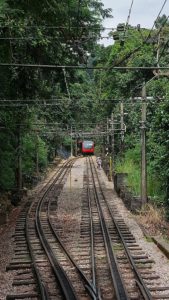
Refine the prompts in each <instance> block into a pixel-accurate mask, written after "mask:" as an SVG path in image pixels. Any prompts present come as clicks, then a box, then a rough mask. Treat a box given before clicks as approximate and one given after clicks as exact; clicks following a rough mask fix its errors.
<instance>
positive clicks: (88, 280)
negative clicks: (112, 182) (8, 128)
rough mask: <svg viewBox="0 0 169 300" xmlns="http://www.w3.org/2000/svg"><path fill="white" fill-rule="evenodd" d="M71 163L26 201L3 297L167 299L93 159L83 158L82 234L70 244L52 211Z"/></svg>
mask: <svg viewBox="0 0 169 300" xmlns="http://www.w3.org/2000/svg"><path fill="white" fill-rule="evenodd" d="M74 162H75V160H74V159H70V160H69V161H67V162H66V163H65V164H63V165H62V166H61V167H60V168H59V169H58V170H57V172H56V173H55V174H54V175H53V176H52V177H51V179H50V180H49V181H48V182H47V183H46V184H45V186H43V188H42V189H41V190H39V191H38V192H37V196H36V199H35V200H34V201H33V202H28V203H26V205H25V208H24V210H23V212H22V214H21V216H20V218H19V220H18V223H17V225H16V231H15V257H14V258H13V260H12V262H11V264H10V265H9V266H8V269H9V270H14V271H15V272H16V274H15V278H14V281H13V285H14V293H13V294H11V295H8V296H7V298H6V299H7V300H12V299H71V300H73V299H80V300H81V299H82V300H88V299H94V300H109V299H126V300H127V299H133V300H134V299H146V300H150V299H169V294H168V291H169V287H163V286H161V287H160V284H159V281H158V280H159V277H158V276H157V275H156V274H155V273H154V272H153V271H152V269H151V267H152V264H153V261H152V260H150V259H149V258H148V257H147V256H146V255H145V253H144V252H143V251H142V249H141V248H140V246H139V245H138V244H137V243H136V241H135V238H134V236H133V235H132V234H131V232H130V231H129V229H128V228H127V226H126V224H125V222H124V220H123V218H122V217H121V216H120V213H119V211H118V209H117V207H116V203H114V202H113V201H108V200H107V198H106V197H105V193H104V186H103V185H102V183H101V181H100V178H99V172H98V170H97V168H96V166H95V163H94V161H93V159H92V158H86V168H85V171H84V188H83V195H82V197H81V198H82V199H79V202H81V201H82V203H81V223H80V238H79V241H78V243H79V245H78V247H76V246H74V245H75V244H76V243H75V242H76V241H75V240H73V238H72V236H71V235H70V236H69V232H65V231H64V230H63V226H62V225H61V224H60V223H59V222H58V219H57V213H56V212H57V206H58V203H57V201H58V198H59V195H60V193H61V191H62V188H63V185H64V183H65V181H66V179H67V178H68V176H69V177H71V175H70V174H71V173H70V172H71V168H72V166H73V164H74ZM67 192H68V193H69V191H67ZM70 194H71V193H70ZM73 195H74V194H73V193H72V194H71V195H70V197H73ZM72 200H73V199H72ZM72 200H71V201H72ZM62 222H64V220H63V221H62ZM71 240H72V242H71V243H70V241H71ZM76 245H77V244H76ZM68 250H69V251H68Z"/></svg>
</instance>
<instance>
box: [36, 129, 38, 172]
mask: <svg viewBox="0 0 169 300" xmlns="http://www.w3.org/2000/svg"><path fill="white" fill-rule="evenodd" d="M36 176H39V137H38V131H36Z"/></svg>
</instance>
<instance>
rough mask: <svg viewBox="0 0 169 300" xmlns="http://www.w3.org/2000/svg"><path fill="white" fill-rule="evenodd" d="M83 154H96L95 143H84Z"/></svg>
mask: <svg viewBox="0 0 169 300" xmlns="http://www.w3.org/2000/svg"><path fill="white" fill-rule="evenodd" d="M82 154H83V155H92V154H94V142H93V141H83V142H82Z"/></svg>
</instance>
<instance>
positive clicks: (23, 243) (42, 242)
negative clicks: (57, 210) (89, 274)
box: [6, 160, 95, 300]
mask: <svg viewBox="0 0 169 300" xmlns="http://www.w3.org/2000/svg"><path fill="white" fill-rule="evenodd" d="M73 163H74V160H69V161H68V162H66V163H65V164H64V165H63V166H62V167H61V168H60V169H59V171H58V172H57V173H56V174H55V175H54V176H53V177H52V178H51V180H50V181H49V182H48V183H47V184H46V186H45V187H44V188H43V190H42V191H41V193H40V195H39V196H38V197H37V198H36V200H35V201H34V202H33V203H32V204H28V205H27V209H25V210H24V211H23V214H22V216H21V217H20V219H19V221H18V224H17V227H16V232H15V242H16V249H15V252H17V259H16V256H15V258H14V259H13V261H12V262H11V264H10V266H9V267H8V269H13V270H16V269H17V270H18V272H17V276H16V277H15V280H14V282H13V285H14V286H15V287H17V293H16V292H15V293H14V294H12V295H8V296H7V298H6V299H8V300H9V299H72V300H73V299H80V298H83V299H91V298H94V297H95V291H94V289H93V286H92V285H91V283H90V282H88V280H87V278H86V277H85V276H84V274H83V273H82V272H81V270H80V269H79V268H78V266H77V265H76V264H75V262H74V261H73V259H72V258H71V256H70V254H69V253H68V252H67V251H66V249H65V247H64V245H63V243H62V242H61V240H60V238H59V236H58V235H57V233H56V231H55V229H54V226H53V225H52V221H51V217H50V210H51V207H53V201H52V199H54V200H55V201H56V197H58V195H59V194H60V191H61V190H62V187H63V182H64V180H65V178H66V176H67V175H68V173H69V171H70V169H71V167H72V165H73ZM21 231H22V232H21ZM23 277H24V279H23ZM24 287H25V292H23V290H24ZM21 291H22V292H21ZM88 294H90V298H89V296H88Z"/></svg>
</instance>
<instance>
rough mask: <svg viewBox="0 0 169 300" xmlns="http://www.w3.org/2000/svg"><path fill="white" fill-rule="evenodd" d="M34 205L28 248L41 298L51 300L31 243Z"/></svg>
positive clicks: (27, 224)
mask: <svg viewBox="0 0 169 300" xmlns="http://www.w3.org/2000/svg"><path fill="white" fill-rule="evenodd" d="M58 172H59V171H57V172H56V173H55V174H54V175H53V176H52V178H50V180H49V181H48V182H47V183H46V185H45V186H44V187H43V188H42V190H41V192H42V191H43V190H44V189H45V188H46V187H47V186H48V185H49V184H50V183H51V181H53V178H55V176H56V175H57V173H58ZM33 204H34V203H32V204H31V205H30V207H29V210H28V214H27V217H26V233H25V234H26V240H27V244H28V248H29V252H30V256H31V259H32V263H33V264H32V265H33V269H34V271H35V275H36V278H37V281H38V285H39V289H40V294H41V298H42V300H46V299H47V300H48V299H50V297H49V292H48V289H47V287H46V286H45V284H44V282H43V280H42V278H41V275H40V272H39V269H38V267H37V264H36V258H35V255H34V251H33V248H32V245H31V242H30V235H29V215H30V212H31V210H32V206H33Z"/></svg>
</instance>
